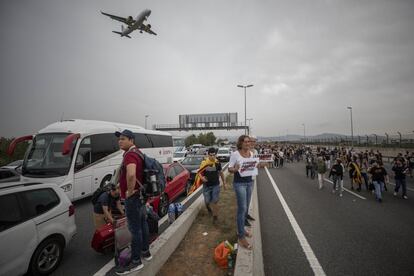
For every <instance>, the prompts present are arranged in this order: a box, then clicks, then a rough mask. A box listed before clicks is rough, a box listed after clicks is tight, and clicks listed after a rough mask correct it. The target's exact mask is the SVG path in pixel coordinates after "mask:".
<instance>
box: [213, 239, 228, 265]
mask: <svg viewBox="0 0 414 276" xmlns="http://www.w3.org/2000/svg"><path fill="white" fill-rule="evenodd" d="M229 254H230V249H228V248H227V247H226V246H224V242H222V243H220V244H219V245H218V246H217V247H216V248H215V249H214V260H215V261H216V263H217V265H218V266H219V267H220V268H223V269H226V268H227V265H228V263H227V256H228V255H229Z"/></svg>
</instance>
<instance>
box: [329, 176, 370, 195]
mask: <svg viewBox="0 0 414 276" xmlns="http://www.w3.org/2000/svg"><path fill="white" fill-rule="evenodd" d="M325 181H327V182H329V183H332V184H333V182H332V181H331V180H329V179H328V178H325ZM344 191H346V192H348V193H350V194H351V195H354V196H356V197H359V198H360V199H363V200H365V199H366V198H365V197H363V196H360V195H359V194H357V193H354V192H353V191H350V190H348V189H347V188H345V187H344Z"/></svg>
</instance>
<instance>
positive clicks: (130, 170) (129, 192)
mask: <svg viewBox="0 0 414 276" xmlns="http://www.w3.org/2000/svg"><path fill="white" fill-rule="evenodd" d="M115 135H116V136H117V137H118V139H119V140H118V144H119V147H120V149H122V150H124V151H125V153H124V156H123V160H122V166H121V173H120V177H119V186H120V189H121V198H123V199H125V214H126V218H127V223H128V228H129V231H130V232H131V236H132V241H131V262H130V263H129V264H128V265H127V266H125V267H120V268H119V269H118V270H117V271H115V273H116V274H117V275H125V274H129V273H131V272H133V271H138V270H141V269H142V268H143V267H144V264H143V263H142V261H141V256H142V257H144V259H145V260H147V261H149V260H151V259H152V255H151V253H150V250H149V229H148V224H147V219H146V216H147V211H146V207H145V199H144V196H143V193H142V188H143V187H142V183H144V182H143V180H144V161H143V160H142V158H141V157H140V155H139V153H138V151H139V150H138V149H137V147H136V146H135V144H134V139H135V137H134V133H133V132H132V131H130V130H127V129H126V130H124V131H122V132H118V131H117V132H115Z"/></svg>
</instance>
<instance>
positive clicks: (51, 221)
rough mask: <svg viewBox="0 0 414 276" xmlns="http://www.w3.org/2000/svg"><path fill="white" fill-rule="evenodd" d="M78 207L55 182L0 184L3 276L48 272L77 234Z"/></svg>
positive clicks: (54, 266) (56, 263) (0, 263)
mask: <svg viewBox="0 0 414 276" xmlns="http://www.w3.org/2000/svg"><path fill="white" fill-rule="evenodd" d="M74 213H75V209H74V206H73V205H72V203H71V202H70V200H69V199H68V197H67V196H66V194H65V192H64V191H63V190H62V189H61V188H60V187H59V186H58V185H56V184H40V183H22V182H8V183H2V184H0V244H1V248H2V250H0V275H23V274H25V273H31V274H33V275H49V274H50V273H52V272H53V271H54V270H55V269H56V268H57V267H58V266H59V263H60V261H61V260H62V257H63V250H64V248H65V247H66V246H67V245H68V243H69V242H70V241H71V239H72V238H73V236H74V235H75V234H76V224H75V216H74Z"/></svg>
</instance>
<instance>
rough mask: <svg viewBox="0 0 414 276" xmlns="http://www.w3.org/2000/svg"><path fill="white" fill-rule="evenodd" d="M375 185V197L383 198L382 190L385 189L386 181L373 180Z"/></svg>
mask: <svg viewBox="0 0 414 276" xmlns="http://www.w3.org/2000/svg"><path fill="white" fill-rule="evenodd" d="M372 184H374V187H375V197H376V198H377V199H382V196H381V192H382V191H383V190H384V182H382V181H372Z"/></svg>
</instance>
